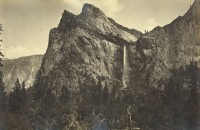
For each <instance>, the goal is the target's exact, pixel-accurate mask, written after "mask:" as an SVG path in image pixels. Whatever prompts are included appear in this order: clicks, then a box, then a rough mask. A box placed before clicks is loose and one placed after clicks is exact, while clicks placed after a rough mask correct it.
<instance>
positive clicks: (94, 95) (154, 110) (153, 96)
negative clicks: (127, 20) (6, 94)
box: [0, 0, 200, 130]
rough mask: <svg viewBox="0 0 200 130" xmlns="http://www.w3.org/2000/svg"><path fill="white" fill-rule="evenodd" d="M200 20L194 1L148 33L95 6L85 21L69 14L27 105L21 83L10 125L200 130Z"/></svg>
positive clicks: (53, 36) (60, 129)
mask: <svg viewBox="0 0 200 130" xmlns="http://www.w3.org/2000/svg"><path fill="white" fill-rule="evenodd" d="M188 8H189V7H188ZM199 14H200V0H195V2H194V4H193V5H192V6H191V7H190V8H189V9H188V11H187V12H186V13H185V15H184V16H180V17H178V18H177V19H175V20H174V21H172V22H171V23H170V24H168V25H166V26H164V27H156V28H154V29H153V30H152V31H150V32H145V34H143V33H141V32H139V31H137V30H135V29H129V28H127V27H124V26H122V25H120V24H118V23H117V22H115V21H114V20H113V19H112V18H109V17H107V16H106V14H104V13H103V11H101V10H100V9H99V8H97V7H95V6H93V5H91V4H84V5H83V8H82V12H81V13H80V14H79V15H74V14H72V13H70V12H68V11H66V10H65V11H64V12H63V14H62V18H61V20H60V23H59V24H58V27H56V28H53V29H51V30H50V33H49V43H48V48H47V51H46V53H45V55H44V57H43V60H42V63H41V67H40V68H39V71H38V73H37V75H36V78H35V82H34V85H33V86H32V87H31V88H30V89H28V90H29V91H28V93H26V94H24V95H27V97H26V96H25V97H26V100H22V99H23V98H22V96H21V95H20V96H19V97H20V98H19V99H20V100H17V98H15V97H16V95H17V94H16V93H17V92H18V91H19V90H18V88H19V87H18V86H20V85H18V84H19V83H18V82H16V86H17V87H16V88H15V91H16V93H14V94H11V97H12V96H13V97H14V99H16V100H17V101H18V102H17V103H16V102H14V103H15V104H16V105H18V107H16V106H15V105H14V107H13V105H12V104H10V107H11V108H12V109H9V110H10V112H12V113H16V112H18V113H20V115H19V117H20V118H19V119H20V120H19V121H18V120H17V121H13V120H14V119H17V117H18V116H17V114H16V116H15V115H14V116H13V118H12V120H8V121H7V122H6V123H5V124H12V125H8V126H9V127H8V128H10V129H15V126H17V128H19V129H20V130H21V129H30V130H44V129H48V130H111V129H113V130H133V129H141V130H182V129H185V130H199V129H200V123H199V121H200V111H199V110H200V100H199V99H200V68H199V67H200V64H199V63H200V47H199V46H200V15H199ZM11 68H12V67H11ZM11 70H12V69H11ZM7 71H8V70H7ZM9 72H10V69H9ZM7 73H8V72H7ZM7 75H9V74H7ZM21 77H23V76H21ZM26 77H27V76H26ZM23 80H24V79H23ZM25 80H26V79H25ZM0 83H1V82H0ZM21 91H22V92H21ZM21 91H19V93H22V94H23V92H25V90H23V89H22V90H21ZM10 99H12V98H10ZM11 101H12V102H13V101H15V100H13V99H12V100H11ZM21 101H24V102H22V103H24V104H25V105H23V107H20V105H19V104H22V103H21ZM0 114H1V113H0ZM2 115H3V114H2ZM3 116H4V117H6V118H8V116H6V114H4V115H3ZM8 119H10V118H8ZM1 122H2V120H1V118H0V126H1ZM13 122H15V125H13ZM24 122H26V123H24ZM27 122H28V123H27ZM18 124H20V126H19V125H18ZM21 124H24V125H22V126H21ZM0 128H1V127H0Z"/></svg>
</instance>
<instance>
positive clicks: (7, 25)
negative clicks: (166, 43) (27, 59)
mask: <svg viewBox="0 0 200 130" xmlns="http://www.w3.org/2000/svg"><path fill="white" fill-rule="evenodd" d="M193 2H194V0H0V23H3V29H4V32H3V46H2V49H3V53H4V55H5V58H9V59H14V58H18V57H21V56H28V55H34V54H44V53H45V52H46V49H47V45H48V35H49V31H50V29H51V28H54V27H57V25H58V23H59V21H60V19H61V15H62V13H63V11H64V10H65V9H66V10H68V11H70V12H72V13H74V14H76V15H78V14H79V13H80V12H81V9H82V6H83V4H84V3H90V4H93V5H95V6H96V7H99V8H100V9H101V10H102V11H103V12H104V13H105V14H106V15H107V16H108V17H111V18H113V19H114V20H115V21H116V22H118V23H120V24H122V25H123V26H126V27H129V28H134V29H137V30H139V31H141V32H144V30H149V31H150V30H152V29H153V28H154V27H156V26H164V25H166V24H169V23H170V22H172V21H173V20H174V19H175V18H177V17H178V16H182V15H184V14H185V13H186V11H187V10H188V9H189V7H190V5H192V3H193Z"/></svg>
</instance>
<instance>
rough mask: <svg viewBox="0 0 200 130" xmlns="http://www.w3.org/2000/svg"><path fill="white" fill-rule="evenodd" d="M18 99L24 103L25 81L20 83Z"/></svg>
mask: <svg viewBox="0 0 200 130" xmlns="http://www.w3.org/2000/svg"><path fill="white" fill-rule="evenodd" d="M20 98H21V99H20V100H21V104H22V105H24V104H25V101H26V85H25V81H23V82H22V85H21V90H20Z"/></svg>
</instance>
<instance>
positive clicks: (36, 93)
mask: <svg viewBox="0 0 200 130" xmlns="http://www.w3.org/2000/svg"><path fill="white" fill-rule="evenodd" d="M41 89H42V80H41V71H38V72H37V74H36V76H35V80H34V84H33V94H32V97H33V100H34V101H35V102H37V101H41V98H42V96H41Z"/></svg>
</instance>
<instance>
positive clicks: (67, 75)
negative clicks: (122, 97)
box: [41, 4, 141, 94]
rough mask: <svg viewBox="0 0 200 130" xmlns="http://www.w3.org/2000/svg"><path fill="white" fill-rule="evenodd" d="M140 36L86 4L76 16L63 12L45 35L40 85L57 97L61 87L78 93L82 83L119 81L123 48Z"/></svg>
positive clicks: (121, 70)
mask: <svg viewBox="0 0 200 130" xmlns="http://www.w3.org/2000/svg"><path fill="white" fill-rule="evenodd" d="M140 35H141V33H140V32H138V31H136V30H135V31H133V32H132V31H131V30H129V29H127V28H122V27H121V28H120V27H117V26H116V23H115V22H114V21H113V20H111V19H109V18H107V17H106V15H105V14H104V13H103V12H102V11H101V10H100V9H98V8H96V7H94V6H93V5H90V4H85V5H84V6H83V9H82V13H81V14H80V15H78V16H76V15H73V14H71V13H70V12H67V11H64V13H63V15H62V18H61V20H60V23H59V26H58V27H57V28H54V29H52V30H51V31H50V34H49V46H48V49H47V52H46V54H45V56H44V60H43V63H42V66H41V71H42V74H43V77H45V80H44V82H46V85H47V86H48V87H52V88H53V89H55V91H56V93H57V94H59V93H60V90H61V87H63V86H66V87H68V88H69V89H71V90H74V91H79V90H80V88H81V87H83V86H84V85H83V84H98V82H99V81H100V80H101V81H102V79H103V81H102V84H109V82H112V81H115V80H116V82H121V81H122V73H123V45H124V44H128V43H130V44H134V42H135V41H136V40H137V39H138V37H139V36H140ZM54 77H55V78H54ZM51 79H53V80H51ZM103 82H104V83H103ZM109 89H112V85H110V88H109Z"/></svg>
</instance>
